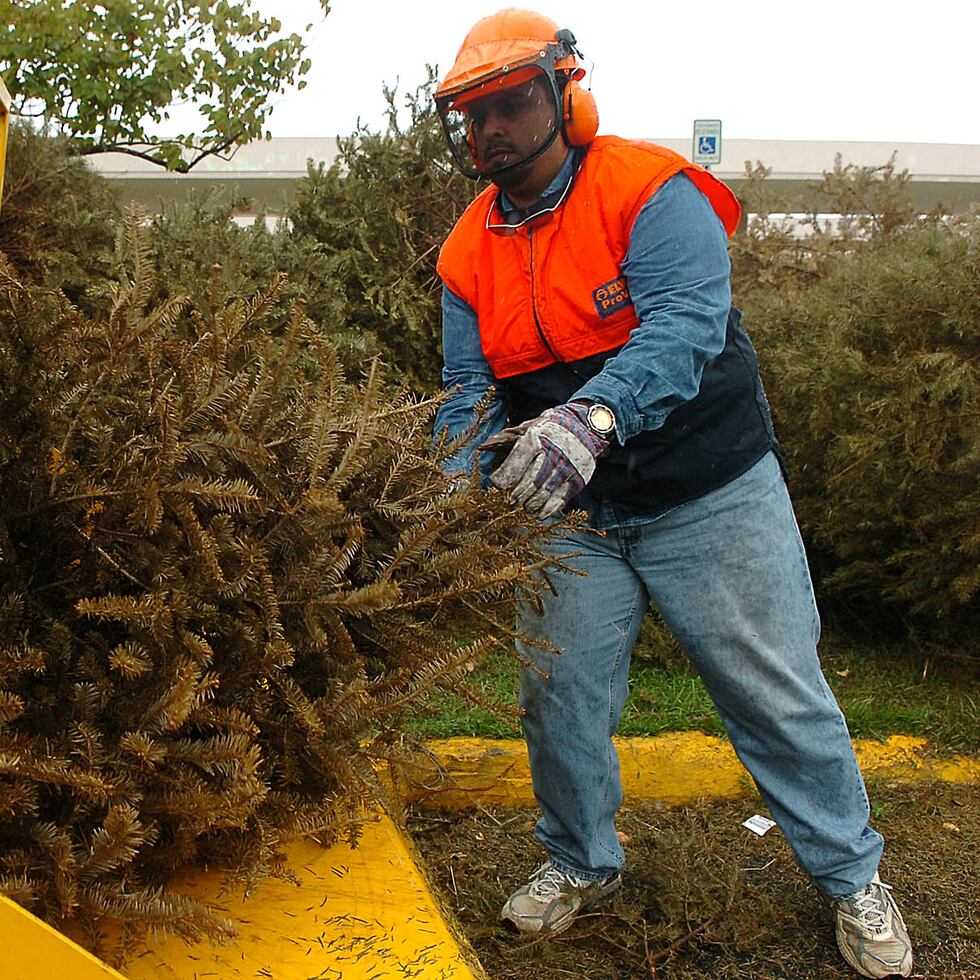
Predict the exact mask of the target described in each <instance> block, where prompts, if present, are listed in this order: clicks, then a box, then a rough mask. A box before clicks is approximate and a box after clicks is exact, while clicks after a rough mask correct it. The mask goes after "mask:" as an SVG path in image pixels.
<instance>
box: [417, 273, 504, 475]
mask: <svg viewBox="0 0 980 980" xmlns="http://www.w3.org/2000/svg"><path fill="white" fill-rule="evenodd" d="M442 351H443V369H442V386H443V389H444V390H445V391H447V392H448V395H447V397H446V400H445V401H444V402H443V403H442V404H441V405H440V406H439V410H438V412H436V420H435V426H434V430H435V437H436V438H437V439H438V438H441V437H442V434H443V432H445V434H446V436H447V437H448V438H449V439H451V440H452V439H457V438H460V437H463V438H464V440H465V441H464V442H463V443H462V444H461V445H460V446H459V448H458V449H457V450H456V451H455V452H454V453H453V455H452V456H450V457H449V459H447V460H446V462H445V466H444V468H445V471H446V473H447V474H452V473H468V472H469V471H470V469H471V467H472V465H473V455H474V453H475V452H476V447H477V446H479V444H480V443H481V442H482V441H483V440H484V439H486V438H487V437H488V436H491V435H493V434H494V433H495V432H499V431H500V429H502V428H503V427H504V425H505V423H506V410H505V408H504V403H503V399H501V398H500V396H499V395H494V396H493V397H492V398H491V399H490V402H489V405H488V406H487V410H486V413H485V415H484V416H483V420H482V422H481V423H480V425H479V426H476V428H474V426H475V425H476V420H477V412H476V406H477V404H479V403H480V402H481V401H483V400H484V399H486V397H487V392H488V391H489V390H490V389H491V388H493V387H494V386H495V385H496V383H497V379H496V378H495V377H494V374H493V371H491V369H490V365H489V364H488V363H487V359H486V358H485V357H484V356H483V348H482V347H481V346H480V328H479V324H478V322H477V317H476V313H475V312H474V310H473V308H472V307H471V306H470V305H469V304H468V303H467V302H466V301H465V300H462V299H460V297H459V296H457V295H456V294H455V293H454V292H453V291H452V290H451V289H449V288H448V287H446V286H443V287H442ZM493 462H494V458H493V455H492V454H489V453H488V454H486V455H485V456H482V457H481V459H480V467H481V471H482V474H483V478H484V482H486V479H487V478H488V477H489V475H490V469H491V466H492V463H493Z"/></svg>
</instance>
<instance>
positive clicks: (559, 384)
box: [436, 10, 912, 977]
mask: <svg viewBox="0 0 980 980" xmlns="http://www.w3.org/2000/svg"><path fill="white" fill-rule="evenodd" d="M577 55H578V52H577V50H576V48H575V39H574V37H573V36H572V35H571V33H570V32H569V31H564V30H563V31H559V30H557V26H556V25H555V24H554V22H553V21H551V20H549V19H548V18H546V17H543V16H540V15H538V14H534V13H529V12H526V11H520V10H504V11H501V12H500V13H498V14H495V15H493V16H491V17H487V18H485V19H483V20H481V21H480V22H479V23H477V24H476V26H475V27H474V28H473V29H472V30H471V31H470V33H469V34H468V35H467V37H466V39H465V40H464V42H463V45H462V47H461V48H460V51H459V54H458V56H457V58H456V62H455V64H454V65H453V67H452V68H451V69H450V71H449V73H448V75H447V76H446V78H445V79H444V80H443V82H442V84H441V85H440V87H439V89H438V91H437V94H436V106H437V109H438V111H439V113H440V116H441V118H442V121H443V126H444V129H445V132H446V136H447V139H448V140H449V145H450V147H451V149H452V152H453V155H454V158H455V160H456V163H457V165H458V166H459V167H460V169H462V170H463V171H464V172H465V173H468V174H469V175H470V176H473V177H478V176H486V177H488V178H489V179H490V181H491V184H490V186H488V187H487V188H486V189H485V190H484V191H483V193H481V194H480V195H479V196H478V197H477V198H476V199H475V201H474V202H473V203H472V205H471V206H470V207H469V208H468V209H467V210H466V212H465V213H464V214H463V215H462V217H461V218H460V220H459V222H458V223H457V225H456V227H455V228H454V229H453V231H452V233H451V234H450V235H449V237H448V239H447V241H446V243H445V245H444V247H443V249H442V252H441V255H440V259H439V273H440V276H441V277H442V280H443V284H444V290H443V342H444V355H445V368H444V372H443V380H444V382H445V385H446V388H447V390H449V391H450V392H451V394H450V395H449V397H448V399H447V401H446V402H445V403H444V405H443V406H442V407H441V409H440V412H439V415H438V417H437V419H436V430H437V433H443V432H445V433H448V435H450V436H453V437H455V436H459V435H461V434H463V433H466V432H467V431H469V430H472V429H473V424H474V421H475V420H476V419H477V417H478V413H477V411H476V408H477V406H478V404H480V403H481V402H483V403H484V404H486V403H487V401H488V398H487V395H488V392H490V398H489V408H488V410H487V411H486V412H485V414H484V415H483V416H482V422H481V426H482V429H481V430H480V431H479V432H478V433H477V434H476V435H475V436H474V437H473V438H472V439H471V440H470V441H469V443H468V444H467V445H466V446H464V447H463V448H462V449H460V450H459V452H458V453H457V454H456V455H455V456H454V458H453V459H452V460H451V461H450V466H449V471H450V473H454V474H455V473H465V472H467V471H469V469H470V466H471V464H472V462H473V460H474V458H478V459H479V464H480V466H481V467H482V471H483V474H484V477H488V478H489V481H490V482H491V483H492V484H493V485H494V486H496V487H497V488H498V489H500V490H502V491H506V492H508V493H510V494H511V495H512V496H513V498H514V499H515V500H517V501H519V502H521V503H522V504H523V505H524V507H525V508H526V510H527V512H528V514H529V515H530V516H531V517H533V518H536V519H541V520H548V519H549V518H551V517H553V516H554V515H555V514H557V513H558V512H559V511H560V510H562V509H563V508H566V507H574V508H578V509H582V510H585V511H586V512H587V514H588V516H589V520H590V524H591V527H592V528H594V529H596V530H599V531H601V532H603V533H602V534H597V533H595V532H594V531H585V532H582V533H580V534H578V535H577V536H576V537H575V538H574V539H573V540H572V542H571V547H570V546H569V542H568V541H567V540H566V541H563V542H561V543H560V545H558V544H556V547H560V548H561V549H562V550H564V551H568V550H573V551H576V552H579V553H580V557H578V558H576V559H575V560H576V562H577V564H578V565H579V566H580V568H581V569H582V570H583V571H585V572H587V573H588V575H587V576H580V575H572V574H567V575H563V576H560V577H559V579H558V580H557V581H556V582H555V583H554V584H555V585H556V593H555V594H554V595H550V594H549V595H546V597H545V599H544V609H543V613H540V614H538V613H534V612H532V611H530V610H525V611H524V612H523V613H522V614H521V622H520V623H519V627H520V630H521V631H522V633H523V635H524V636H525V637H526V638H527V642H521V643H519V648H520V653H521V655H522V657H523V658H524V659H525V660H526V661H527V662H528V663H529V667H528V668H527V669H525V670H523V671H522V675H521V704H522V707H523V708H524V718H523V724H524V731H525V737H526V739H527V745H528V752H529V756H530V761H531V771H532V777H533V781H534V791H535V795H536V798H537V800H538V803H539V806H540V809H541V817H540V820H539V821H538V825H537V828H536V835H537V837H538V839H539V841H540V842H541V843H542V844H543V846H544V848H545V850H546V851H547V854H548V859H547V860H546V861H545V863H544V864H542V865H541V867H540V868H538V869H537V870H536V871H535V872H534V873H533V875H532V876H531V879H530V881H529V883H528V884H527V885H525V886H524V887H522V888H520V889H519V890H518V891H517V892H515V893H514V894H513V895H512V896H511V897H510V898H509V899H508V900H507V902H506V904H505V905H504V907H503V911H502V918H503V919H504V920H505V922H507V923H509V924H510V925H511V926H513V927H515V928H517V929H518V930H521V931H527V932H558V931H560V930H562V929H564V928H566V927H567V926H568V925H570V924H571V922H572V920H573V919H574V918H575V916H576V915H577V914H580V913H581V912H583V911H585V910H586V909H589V908H591V907H592V906H594V905H595V904H596V903H597V902H598V901H600V900H601V899H603V898H605V897H606V896H608V895H610V894H611V893H612V892H613V891H615V890H616V889H617V888H618V887H619V885H620V881H621V869H622V868H623V865H624V854H623V850H622V847H621V845H620V842H619V840H618V839H617V836H616V832H615V826H614V819H615V815H616V812H617V810H618V808H619V805H620V803H621V800H622V789H621V786H620V780H619V768H618V761H617V757H616V753H615V750H614V748H613V746H612V742H611V736H612V735H613V733H614V732H615V730H616V727H617V725H618V722H619V716H620V712H621V710H622V707H623V703H624V701H625V700H626V695H627V673H628V667H629V658H630V652H631V649H632V647H633V644H634V642H635V640H636V637H637V633H638V631H639V628H640V623H641V620H642V618H643V615H644V613H645V611H646V609H647V607H648V605H649V603H650V601H651V599H652V600H653V601H654V602H655V603H656V605H657V607H658V608H659V610H660V612H661V613H662V615H663V616H664V618H665V619H666V621H667V622H668V623H669V625H670V626H671V628H672V630H673V631H674V633H675V634H676V635H677V637H678V639H679V640H680V641H681V643H682V644H683V646H684V648H685V650H686V651H687V653H688V655H689V656H690V658H691V660H692V662H693V663H694V664H695V665H696V667H697V668H698V670H699V672H700V674H701V676H702V678H703V679H704V682H705V684H706V686H707V688H708V690H709V691H710V693H711V695H712V697H713V698H714V701H715V704H716V705H717V707H718V710H719V712H720V715H721V717H722V719H723V721H724V723H725V725H726V728H727V730H728V733H729V735H730V737H731V740H732V743H733V745H734V747H735V749H736V751H737V752H738V755H739V757H740V758H741V760H742V761H743V763H744V764H745V765H746V767H747V768H748V770H749V771H750V772H751V774H752V776H753V778H754V779H755V781H756V784H757V785H758V787H759V790H760V792H761V794H762V796H763V798H764V799H765V801H766V803H767V804H768V806H769V809H770V811H771V812H772V814H773V816H774V817H775V819H776V820H777V821H778V822H779V824H780V826H781V828H782V830H783V832H784V834H785V836H786V838H787V840H789V842H790V844H791V845H792V847H793V850H794V853H795V855H796V858H797V860H798V862H799V864H800V865H801V866H802V868H803V869H804V870H805V871H806V872H807V873H808V874H809V875H810V876H811V877H812V879H813V881H814V882H815V883H816V885H817V886H818V887H819V888H820V889H821V890H822V891H823V892H824V893H825V894H827V895H828V896H829V897H830V899H831V900H832V901H833V902H834V908H835V914H836V921H837V937H838V943H839V945H840V948H841V951H842V953H843V955H844V957H845V958H846V959H847V961H848V963H850V964H851V966H852V967H853V968H854V969H856V970H857V971H858V972H860V973H862V974H864V975H865V976H871V977H883V976H888V975H891V974H896V973H897V974H901V975H902V976H908V975H909V973H910V972H911V967H912V951H911V945H910V942H909V938H908V934H907V932H906V929H905V925H904V923H903V921H902V917H901V915H900V914H899V911H898V909H897V907H896V905H895V902H894V900H893V899H892V897H891V895H890V893H889V890H888V886H886V885H884V884H882V883H881V882H880V881H879V879H878V876H877V868H878V862H879V859H880V857H881V853H882V846H883V845H882V839H881V837H880V836H879V835H878V834H877V833H876V832H875V831H874V830H872V829H871V828H870V827H869V826H868V823H867V821H868V815H869V812H868V800H867V795H866V793H865V789H864V784H863V782H862V779H861V775H860V772H859V770H858V767H857V763H856V760H855V757H854V753H853V750H852V747H851V743H850V739H849V736H848V733H847V729H846V726H845V723H844V719H843V717H842V715H841V713H840V709H839V708H838V707H837V705H836V703H835V701H834V699H833V696H832V694H831V693H830V690H829V688H828V687H827V684H826V681H825V680H824V678H823V675H822V673H821V671H820V667H819V663H818V660H817V653H816V642H817V638H818V633H819V622H818V618H817V611H816V607H815V604H814V600H813V593H812V587H811V584H810V578H809V572H808V570H807V565H806V558H805V555H804V553H803V547H802V544H801V542H800V538H799V532H798V531H797V527H796V523H795V519H794V516H793V512H792V508H791V505H790V502H789V498H788V495H787V492H786V487H785V484H784V482H783V476H782V472H781V465H780V461H779V456H778V446H777V443H776V439H775V436H774V434H773V430H772V425H771V421H770V416H769V409H768V405H767V403H766V399H765V396H764V394H763V391H762V386H761V383H760V381H759V376H758V369H757V364H756V358H755V353H754V351H753V349H752V345H751V343H750V342H749V339H748V337H747V336H746V334H745V332H744V330H743V329H742V326H741V323H740V318H739V314H738V311H737V310H735V309H734V308H733V307H732V305H731V289H730V284H729V271H730V268H729V261H728V255H727V249H726V244H727V242H726V238H727V236H726V232H727V234H729V235H730V234H731V233H732V232H733V231H734V230H735V228H736V226H737V224H738V219H739V206H738V203H737V201H736V200H735V198H734V196H733V195H732V193H731V191H730V190H729V189H728V188H727V187H726V186H725V185H723V184H722V183H721V182H720V181H718V180H717V179H715V178H714V177H713V176H712V175H711V174H710V173H708V172H707V171H705V170H703V169H701V168H698V167H695V166H694V165H692V164H690V163H689V162H688V161H686V160H684V159H683V158H681V157H680V156H678V155H677V154H675V153H673V152H671V151H669V150H667V149H664V148H662V147H657V146H654V145H653V144H649V143H645V142H639V141H627V140H622V139H619V138H616V137H598V138H597V137H596V130H597V126H598V116H597V113H596V108H595V103H594V101H593V100H592V97H591V95H590V93H589V92H587V91H586V90H584V89H582V88H581V87H580V86H579V80H580V78H581V77H582V76H583V75H584V72H583V70H582V69H581V67H580V66H579V62H578V58H577ZM488 436H489V437H490V438H489V439H488V438H487V437H488ZM481 442H482V444H483V448H484V451H483V452H482V453H479V454H477V449H478V448H479V447H480V443H481ZM501 447H503V448H504V449H506V450H509V451H508V452H507V453H506V458H505V459H504V460H503V462H502V463H500V465H499V466H498V467H497V468H496V469H493V467H494V466H495V465H496V463H497V462H499V455H500V452H499V450H500V449H501ZM491 449H496V450H498V452H497V453H496V454H495V453H492V452H490V450H491ZM491 470H492V473H491ZM535 638H538V639H540V640H541V641H543V643H544V644H545V645H550V646H552V647H557V648H558V649H560V650H561V655H560V656H554V655H552V654H546V653H542V652H541V650H539V649H538V648H537V647H536V646H535V645H534V642H533V641H534V640H535Z"/></svg>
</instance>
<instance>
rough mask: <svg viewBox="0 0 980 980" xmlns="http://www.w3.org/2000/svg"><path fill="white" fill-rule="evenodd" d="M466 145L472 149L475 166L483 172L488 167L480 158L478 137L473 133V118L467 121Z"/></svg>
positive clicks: (471, 153) (471, 156) (471, 157)
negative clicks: (477, 144)
mask: <svg viewBox="0 0 980 980" xmlns="http://www.w3.org/2000/svg"><path fill="white" fill-rule="evenodd" d="M466 146H467V148H468V149H469V151H470V159H471V160H472V161H473V166H474V167H476V169H477V170H478V171H479V172H480V173H481V174H482V173H483V171H484V170H485V169H486V168H485V167H484V166H483V163H482V162H481V160H480V153H479V151H478V150H477V148H476V137H475V136H474V135H473V120H472V119H469V120H467V123H466Z"/></svg>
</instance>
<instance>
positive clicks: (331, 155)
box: [89, 138, 980, 214]
mask: <svg viewBox="0 0 980 980" xmlns="http://www.w3.org/2000/svg"><path fill="white" fill-rule="evenodd" d="M653 141H654V142H656V143H661V144H663V145H664V146H668V147H670V148H671V149H674V150H676V151H677V152H679V153H681V154H683V155H684V156H688V157H689V156H690V154H691V141H690V139H689V138H687V139H656V138H654V140H653ZM337 152H338V147H337V140H335V139H326V138H320V139H298V138H280V139H272V140H266V141H260V142H256V143H250V144H249V145H247V146H243V147H241V148H239V149H238V150H237V151H236V152H235V154H234V155H233V156H232V157H231V158H230V159H228V160H221V159H218V158H217V157H209V158H207V159H205V160H204V161H202V162H201V163H200V164H198V165H197V166H196V167H195V168H194V170H193V171H191V172H190V173H189V174H174V173H168V172H167V171H165V170H162V169H160V168H159V167H155V166H153V165H152V164H149V163H147V162H145V161H143V160H140V159H138V158H136V157H132V156H127V155H125V154H121V153H106V154H100V155H97V156H93V157H90V158H89V159H90V160H91V162H92V163H93V164H94V166H95V167H96V168H97V169H98V170H99V171H101V172H102V173H103V174H104V175H105V176H106V177H109V178H112V179H113V180H116V181H118V182H119V184H120V187H121V189H122V196H123V198H124V199H126V200H135V201H139V202H141V203H142V204H144V205H145V206H146V207H147V208H149V209H150V210H157V209H159V207H160V206H161V202H166V201H173V200H180V199H185V198H186V197H187V196H188V194H189V193H190V192H192V191H197V192H200V191H210V190H221V191H224V192H230V193H237V194H238V195H241V196H243V197H245V198H248V200H249V202H250V203H249V204H248V205H247V206H246V207H244V208H243V211H242V213H243V214H247V213H254V212H255V211H258V210H262V211H264V212H266V213H267V214H281V213H282V212H283V211H284V209H285V207H286V204H287V203H288V202H289V201H290V200H291V199H292V197H293V195H294V193H295V187H296V182H297V180H299V179H300V178H301V177H304V176H305V175H306V172H307V161H310V160H311V161H313V163H314V164H318V163H321V162H322V163H324V164H326V165H327V166H329V165H330V164H331V163H332V162H333V161H334V160H335V159H336V157H337ZM838 155H839V156H840V159H841V162H842V163H844V164H854V165H856V166H861V167H877V166H883V165H885V164H887V163H888V162H889V161H890V160H892V158H894V165H895V169H896V171H903V170H907V171H908V172H909V174H910V181H909V191H910V193H911V195H912V199H913V201H914V203H915V204H916V206H917V207H918V208H919V209H920V210H921V211H923V212H926V211H930V210H932V209H933V208H935V207H936V206H937V205H940V204H941V205H943V206H944V207H945V208H947V209H948V210H950V211H953V212H963V211H967V210H969V208H970V206H971V205H980V146H964V145H958V144H953V143H861V142H855V141H846V140H841V141H834V140H822V141H813V142H803V141H790V140H737V139H729V140H725V141H724V143H723V146H722V159H721V163H720V164H719V165H718V166H716V167H714V168H713V172H714V173H715V174H716V175H717V176H719V177H720V178H721V179H722V180H724V181H725V182H726V183H728V184H730V185H731V186H732V187H733V188H734V189H735V191H736V193H737V192H738V189H739V186H740V184H741V183H742V182H743V181H744V180H745V174H746V168H747V167H748V168H750V169H751V168H753V167H755V165H756V164H759V163H761V164H763V165H764V166H765V167H767V168H769V170H770V171H771V172H770V175H769V178H768V180H769V183H770V186H771V187H772V188H773V190H775V191H777V192H778V193H780V194H784V195H786V196H787V197H788V200H789V203H790V205H791V207H792V205H793V201H794V200H795V199H797V198H798V197H799V195H800V192H801V191H802V190H803V188H804V186H805V185H806V184H807V183H812V182H814V181H818V180H820V178H821V176H822V174H823V173H824V172H825V171H829V170H833V168H834V160H835V158H836V157H837V156H838Z"/></svg>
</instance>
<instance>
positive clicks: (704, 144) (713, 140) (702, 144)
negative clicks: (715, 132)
mask: <svg viewBox="0 0 980 980" xmlns="http://www.w3.org/2000/svg"><path fill="white" fill-rule="evenodd" d="M717 152H718V137H717V136H700V137H698V153H707V154H708V156H714V155H715V153H717Z"/></svg>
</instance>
